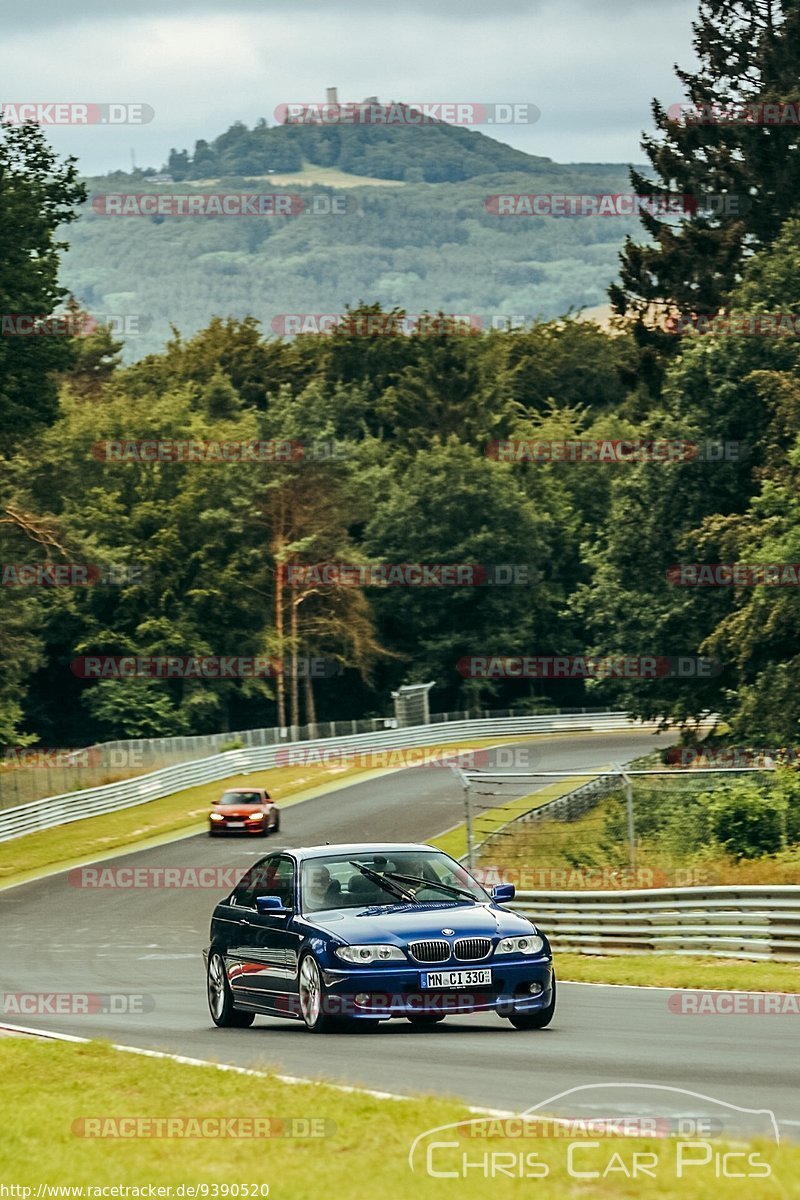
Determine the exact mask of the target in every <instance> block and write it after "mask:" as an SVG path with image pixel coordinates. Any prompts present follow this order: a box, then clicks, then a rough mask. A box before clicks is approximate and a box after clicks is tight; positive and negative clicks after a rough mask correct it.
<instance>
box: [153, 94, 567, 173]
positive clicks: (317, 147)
mask: <svg viewBox="0 0 800 1200" xmlns="http://www.w3.org/2000/svg"><path fill="white" fill-rule="evenodd" d="M396 108H397V109H398V110H399V112H400V117H401V120H402V114H403V113H405V112H409V111H413V110H409V109H408V106H403V105H398V106H396ZM549 162H550V159H549V158H540V157H536V156H534V155H531V154H525V153H524V152H523V151H522V150H514V149H513V148H512V147H511V146H506V145H505V144H504V143H503V142H498V141H495V140H494V139H493V138H491V137H487V136H486V135H485V134H482V133H479V132H478V131H477V130H473V129H467V128H464V127H461V126H456V125H447V124H445V123H444V122H440V121H431V122H430V123H428V124H425V125H416V124H407V125H405V124H402V123H401V124H388V125H381V124H356V125H345V124H341V125H339V124H336V125H320V124H313V123H312V124H294V123H290V124H281V125H275V126H272V127H270V126H268V125H267V122H266V120H264V119H262V120H261V121H259V122H258V123H257V124H256V125H255V126H254V127H253V129H248V127H247V126H246V125H244V124H243V123H242V122H241V121H237V122H236V123H235V124H234V125H232V126H231V127H230V129H228V130H227V131H226V132H225V133H222V134H220V135H219V137H217V138H215V139H214V140H213V141H212V142H207V141H198V142H196V143H195V148H194V152H193V153H191V154H190V153H189V152H188V151H187V150H181V151H178V150H173V151H172V152H171V153H170V156H169V161H168V163H167V165H166V167H165V170H166V171H168V172H169V174H170V175H171V176H172V178H173V179H175V180H179V181H180V180H183V179H208V178H211V177H216V178H220V177H222V176H226V175H250V176H257V175H265V174H267V173H268V172H276V173H278V174H280V173H285V172H291V171H299V170H301V169H302V167H303V166H304V164H311V165H313V166H319V167H337V168H338V169H339V170H340V171H344V172H346V173H347V174H348V175H363V176H367V177H368V178H372V179H393V180H397V181H398V182H407V183H458V182H461V181H463V180H465V179H473V178H474V177H475V176H477V175H486V174H488V173H490V172H496V171H516V172H520V171H532V170H536V169H537V167H538V166H541V164H542V163H549Z"/></svg>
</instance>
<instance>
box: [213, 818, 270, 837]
mask: <svg viewBox="0 0 800 1200" xmlns="http://www.w3.org/2000/svg"><path fill="white" fill-rule="evenodd" d="M270 828H272V826H271V824H270V822H269V821H268V820H267V818H266V817H265V818H264V820H263V821H248V822H247V823H246V824H245V825H228V824H227V823H226V822H224V821H212V822H210V823H209V826H208V831H209V833H263V832H264V830H265V829H270Z"/></svg>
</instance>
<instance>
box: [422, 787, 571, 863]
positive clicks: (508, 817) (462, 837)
mask: <svg viewBox="0 0 800 1200" xmlns="http://www.w3.org/2000/svg"><path fill="white" fill-rule="evenodd" d="M585 782H586V780H585V777H582V778H577V777H576V778H575V779H559V780H558V781H557V782H556V783H549V784H547V786H546V787H543V788H542V789H541V791H538V792H534V793H533V794H531V795H528V796H520V797H518V798H517V799H515V800H509V801H508V803H507V804H498V805H497V807H496V808H490V809H485V810H484V811H483V812H482V813H481V816H480V828H479V829H476V831H475V836H476V844H477V845H481V844H482V843H483V842H484V841H486V839H487V838H489V837H491V835H492V834H493V833H496V832H497V830H498V829H501V828H502V827H503V825H507V824H508V822H509V821H513V820H514V818H515V817H519V816H522V814H523V813H526V812H532V811H533V809H535V808H541V806H542V805H543V804H549V803H550V802H551V801H552V800H557V799H558V798H559V796H566V794H567V792H571V791H572V790H573V789H574V788H576V787H580V785H581V783H585ZM430 843H431V845H432V846H438V847H439V849H440V850H444V852H445V854H449V855H450V856H451V857H452V858H464V856H465V855H466V853H467V826H466V824H462V825H456V826H455V827H454V828H453V829H448V830H446V831H445V832H444V833H441V834H439V835H438V837H435V838H431V839H430Z"/></svg>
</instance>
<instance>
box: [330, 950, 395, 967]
mask: <svg viewBox="0 0 800 1200" xmlns="http://www.w3.org/2000/svg"><path fill="white" fill-rule="evenodd" d="M336 954H337V955H338V956H339V958H343V959H344V961H345V962H349V963H366V964H367V965H368V964H369V963H375V962H397V960H398V959H399V960H400V961H401V962H404V961H405V957H406V956H405V954H404V953H403V951H402V950H401V949H400V947H399V946H338V947H337V949H336Z"/></svg>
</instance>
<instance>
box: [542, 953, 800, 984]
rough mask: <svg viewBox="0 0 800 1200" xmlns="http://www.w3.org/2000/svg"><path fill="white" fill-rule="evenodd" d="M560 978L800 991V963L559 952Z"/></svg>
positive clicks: (558, 966)
mask: <svg viewBox="0 0 800 1200" xmlns="http://www.w3.org/2000/svg"><path fill="white" fill-rule="evenodd" d="M554 953H555V959H556V969H557V971H558V976H559V978H560V979H564V980H567V979H570V980H573V981H574V982H576V983H630V984H639V985H641V986H647V985H648V984H649V985H650V986H651V987H674V988H719V989H721V990H723V991H726V990H728V989H729V988H730V989H735V990H737V991H743V992H800V963H798V964H797V966H795V964H794V963H778V962H744V961H742V960H741V959H721V958H702V957H699V956H698V957H697V958H695V957H694V955H690V954H663V955H662V954H641V955H639V954H637V955H616V956H612V955H609V956H606V957H600V956H596V955H589V954H560V953H559V952H558V950H556V951H555V952H554Z"/></svg>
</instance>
